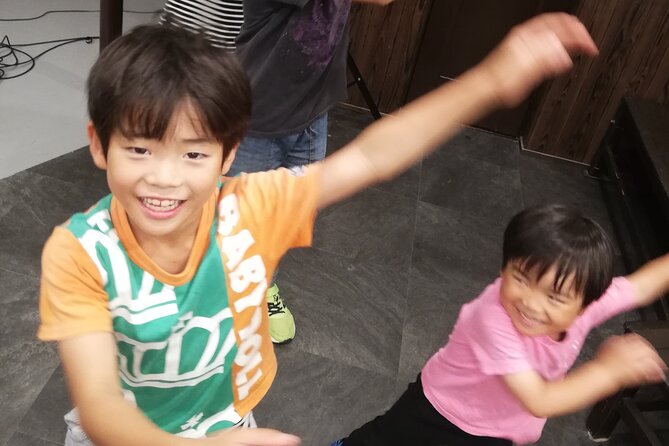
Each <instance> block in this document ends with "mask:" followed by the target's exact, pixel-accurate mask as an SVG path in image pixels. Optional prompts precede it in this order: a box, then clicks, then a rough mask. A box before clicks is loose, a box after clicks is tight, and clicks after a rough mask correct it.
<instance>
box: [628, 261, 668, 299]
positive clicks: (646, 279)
mask: <svg viewBox="0 0 669 446" xmlns="http://www.w3.org/2000/svg"><path fill="white" fill-rule="evenodd" d="M627 279H628V280H629V281H630V283H631V284H632V286H633V287H634V298H635V300H636V302H637V306H639V307H645V306H646V305H650V304H651V303H653V302H654V301H655V300H657V299H658V298H659V297H661V296H662V295H663V294H665V293H666V292H668V291H669V254H665V255H663V256H662V257H658V258H657V259H655V260H651V261H650V262H648V263H646V264H645V265H644V266H642V267H641V268H639V269H638V270H636V271H635V272H633V273H632V274H630V275H629V276H627Z"/></svg>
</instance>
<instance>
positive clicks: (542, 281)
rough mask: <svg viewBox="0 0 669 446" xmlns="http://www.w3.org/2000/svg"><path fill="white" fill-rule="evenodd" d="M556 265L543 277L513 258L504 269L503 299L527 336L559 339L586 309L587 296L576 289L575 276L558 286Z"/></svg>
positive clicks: (504, 305)
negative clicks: (584, 307) (585, 300)
mask: <svg viewBox="0 0 669 446" xmlns="http://www.w3.org/2000/svg"><path fill="white" fill-rule="evenodd" d="M555 273H556V271H555V267H551V268H550V269H549V270H548V271H547V272H546V273H545V274H544V275H543V276H542V277H541V278H539V277H538V274H537V271H535V270H530V271H526V270H525V269H524V268H522V265H521V263H520V262H515V261H511V262H509V263H508V264H507V265H506V266H505V267H504V269H503V270H502V274H501V276H502V288H501V292H500V295H501V296H500V302H501V304H502V306H503V307H504V309H505V310H506V312H507V313H508V314H509V317H510V318H511V321H512V322H513V325H514V326H515V327H516V329H517V330H518V331H519V332H520V333H521V334H523V335H525V336H550V337H551V338H553V339H555V340H558V339H560V337H561V336H562V333H564V332H565V331H567V329H568V328H569V326H570V325H571V324H572V323H573V322H574V320H576V318H577V317H578V315H579V314H580V313H581V312H582V310H583V296H582V295H580V294H579V293H576V292H575V291H574V287H573V276H569V277H567V278H566V280H565V281H564V284H563V285H562V287H561V289H559V290H557V289H555V288H554V282H555Z"/></svg>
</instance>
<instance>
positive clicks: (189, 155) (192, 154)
mask: <svg viewBox="0 0 669 446" xmlns="http://www.w3.org/2000/svg"><path fill="white" fill-rule="evenodd" d="M206 156H207V155H205V154H204V153H199V152H188V153H187V154H186V158H188V159H189V160H199V159H202V158H205V157H206Z"/></svg>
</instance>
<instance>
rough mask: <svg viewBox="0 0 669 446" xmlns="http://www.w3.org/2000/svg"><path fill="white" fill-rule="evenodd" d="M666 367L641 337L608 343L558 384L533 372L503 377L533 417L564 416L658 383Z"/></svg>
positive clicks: (622, 337)
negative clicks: (631, 389)
mask: <svg viewBox="0 0 669 446" xmlns="http://www.w3.org/2000/svg"><path fill="white" fill-rule="evenodd" d="M665 370H666V365H665V364H664V362H663V361H662V359H660V357H659V356H658V354H657V352H656V351H655V349H653V347H652V346H651V345H650V344H649V343H648V341H646V340H645V339H643V338H642V337H641V336H638V335H635V334H627V335H624V336H612V337H611V338H609V339H607V340H606V341H605V342H604V343H603V344H602V346H601V347H600V348H599V351H598V352H597V356H596V357H595V358H594V359H593V360H591V361H588V362H586V363H585V364H583V365H581V366H580V367H577V368H576V369H574V370H573V371H571V372H570V373H569V374H567V376H565V377H564V379H562V380H559V381H546V380H545V379H544V378H543V377H541V375H539V374H538V373H537V372H535V371H528V372H522V373H515V374H512V375H506V376H504V381H505V382H506V384H507V386H508V387H509V389H510V390H511V392H512V393H513V394H514V395H515V396H516V397H517V398H518V399H519V400H520V401H521V402H522V403H523V405H524V406H525V408H526V409H527V410H528V411H529V412H530V413H532V415H534V416H536V417H540V418H550V417H553V416H559V415H565V414H568V413H571V412H576V411H578V410H581V409H584V408H586V407H589V406H592V405H593V404H595V403H596V402H597V401H600V400H602V399H603V398H606V397H607V396H609V395H612V394H614V393H616V392H617V391H618V390H620V389H623V388H626V387H635V386H640V385H642V384H647V383H654V382H660V381H662V380H663V379H664V376H665Z"/></svg>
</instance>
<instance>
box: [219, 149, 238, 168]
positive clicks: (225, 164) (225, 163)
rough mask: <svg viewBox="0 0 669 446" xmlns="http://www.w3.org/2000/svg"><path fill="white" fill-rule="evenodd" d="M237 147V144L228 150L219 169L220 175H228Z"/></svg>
mask: <svg viewBox="0 0 669 446" xmlns="http://www.w3.org/2000/svg"><path fill="white" fill-rule="evenodd" d="M238 147H239V143H237V144H235V146H234V147H233V148H232V150H230V153H228V157H227V158H226V159H225V160H224V161H223V166H222V167H221V175H225V174H226V173H228V171H229V170H230V167H232V162H233V161H234V160H235V155H237V148H238Z"/></svg>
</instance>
